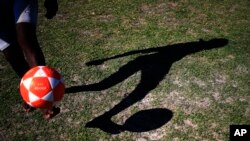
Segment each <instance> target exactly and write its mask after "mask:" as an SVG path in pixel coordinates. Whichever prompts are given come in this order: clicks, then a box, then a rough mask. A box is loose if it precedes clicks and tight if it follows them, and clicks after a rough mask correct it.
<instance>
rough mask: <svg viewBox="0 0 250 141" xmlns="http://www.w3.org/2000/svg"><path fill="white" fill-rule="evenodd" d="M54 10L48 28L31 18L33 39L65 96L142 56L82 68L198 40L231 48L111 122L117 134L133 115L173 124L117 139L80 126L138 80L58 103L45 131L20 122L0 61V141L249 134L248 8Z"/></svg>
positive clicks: (37, 120)
mask: <svg viewBox="0 0 250 141" xmlns="http://www.w3.org/2000/svg"><path fill="white" fill-rule="evenodd" d="M59 7H60V9H59V11H58V15H57V16H56V17H55V18H54V19H53V20H46V19H45V18H44V17H43V15H44V9H43V7H40V8H39V22H38V31H37V34H38V38H39V42H40V45H41V48H42V49H43V51H44V54H45V57H46V61H47V64H48V65H49V66H52V67H54V68H56V69H57V70H59V71H60V72H61V73H62V75H63V76H64V78H65V83H66V87H71V86H79V85H83V84H92V83H97V82H100V81H101V80H103V79H105V78H107V77H109V76H110V75H112V74H114V73H115V72H117V71H118V70H119V69H120V68H121V67H122V66H124V65H126V64H127V63H128V62H131V61H133V60H135V59H136V58H137V57H139V56H142V55H145V54H142V53H141V54H134V55H130V56H125V57H122V58H117V59H113V60H109V61H106V62H104V63H103V64H101V65H97V66H87V65H86V64H85V63H87V62H89V61H93V60H97V59H102V58H108V57H111V56H115V55H119V54H123V53H126V52H129V51H134V50H143V49H148V48H153V47H160V46H167V45H174V44H177V43H187V42H193V41H198V40H199V39H204V40H209V39H213V38H225V39H228V40H229V44H228V45H226V46H224V47H222V48H218V49H212V50H206V51H201V52H197V53H195V54H190V55H187V56H185V57H184V58H182V59H180V60H179V61H177V62H174V63H173V64H172V66H171V68H170V70H169V72H168V73H167V74H166V76H165V77H164V79H163V80H162V81H161V82H160V83H159V84H158V85H157V87H156V88H155V89H152V90H151V91H150V92H148V93H147V95H146V97H145V98H144V99H142V100H140V101H139V102H137V103H136V104H134V105H132V106H130V107H129V108H127V109H125V110H124V111H121V112H119V114H117V115H115V116H114V117H113V118H112V120H113V121H114V122H116V123H117V124H121V125H123V124H124V123H125V122H126V120H127V119H129V118H130V117H131V116H132V115H134V114H136V113H137V112H139V111H142V110H147V109H154V108H165V109H169V110H171V111H172V112H173V117H172V118H171V120H169V121H168V122H167V123H165V124H164V125H162V126H161V127H159V128H157V129H154V130H151V131H147V132H141V133H136V132H130V131H125V132H121V133H120V134H117V135H111V134H109V133H106V132H104V131H102V130H99V129H97V128H86V127H85V125H86V123H88V122H89V121H91V120H93V119H94V118H95V117H97V116H99V115H102V114H103V113H104V112H106V111H109V110H110V109H112V108H113V107H114V106H115V105H116V104H118V103H119V102H120V101H122V100H123V99H124V98H125V97H126V96H128V95H129V94H130V93H131V92H132V91H133V90H134V89H135V88H137V86H138V84H139V83H140V79H141V72H140V71H139V72H136V73H135V74H132V75H131V76H130V77H128V78H127V79H125V80H124V81H122V82H120V83H118V84H116V85H114V86H113V87H110V88H108V89H105V90H102V91H93V92H86V91H82V92H77V93H74V94H71V93H70V94H65V97H64V99H63V100H62V102H61V103H60V107H61V110H62V112H61V113H60V114H59V115H58V116H56V117H55V118H54V119H52V120H51V121H49V122H47V121H44V120H43V119H42V115H41V113H40V112H39V111H35V112H34V113H30V114H25V113H23V112H22V107H21V103H22V101H21V98H20V96H19V94H18V90H17V85H18V83H19V78H17V76H16V74H15V73H14V72H13V71H12V69H11V68H10V66H9V65H8V63H7V62H6V61H5V59H4V57H3V55H2V54H1V55H0V76H1V80H0V99H1V103H0V115H1V116H0V140H1V139H2V138H3V139H9V140H187V141H189V140H211V141H214V140H218V141H219V140H228V139H229V125H232V124H250V103H249V101H250V97H249V96H250V95H249V93H250V90H249V86H250V73H249V68H250V63H249V62H250V59H249V56H250V49H249V45H250V39H249V36H250V34H249V33H250V29H249V28H250V16H249V13H250V9H249V7H250V2H249V1H248V0H238V1H235V0H225V1H220V2H218V1H215V0H207V1H199V0H192V1H186V0H180V1H167V0H137V1H135V0H126V1H125V0H109V1H108V0H92V1H87V0H84V1H81V0H71V1H67V0H61V1H60V5H59ZM146 54H147V53H146ZM166 59H168V58H167V57H166ZM156 63H157V62H156Z"/></svg>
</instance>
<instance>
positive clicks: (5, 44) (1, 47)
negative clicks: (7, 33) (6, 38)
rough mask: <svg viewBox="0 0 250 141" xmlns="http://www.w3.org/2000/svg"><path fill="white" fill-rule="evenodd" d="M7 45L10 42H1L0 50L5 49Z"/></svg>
mask: <svg viewBox="0 0 250 141" xmlns="http://www.w3.org/2000/svg"><path fill="white" fill-rule="evenodd" d="M9 45H10V44H8V43H6V42H5V43H3V44H2V45H0V50H1V51H3V50H5V49H6V48H7V47H9Z"/></svg>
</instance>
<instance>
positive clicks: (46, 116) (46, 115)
mask: <svg viewBox="0 0 250 141" xmlns="http://www.w3.org/2000/svg"><path fill="white" fill-rule="evenodd" d="M59 113H60V108H59V107H53V108H52V109H51V110H48V109H46V110H45V111H44V115H43V118H44V119H46V120H50V119H51V118H53V117H54V116H56V115H57V114H59Z"/></svg>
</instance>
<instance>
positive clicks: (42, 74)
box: [34, 69, 47, 77]
mask: <svg viewBox="0 0 250 141" xmlns="http://www.w3.org/2000/svg"><path fill="white" fill-rule="evenodd" d="M34 77H47V75H46V73H45V72H44V71H43V70H42V69H39V70H37V72H36V73H35V74H34Z"/></svg>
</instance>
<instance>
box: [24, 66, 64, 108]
mask: <svg viewBox="0 0 250 141" xmlns="http://www.w3.org/2000/svg"><path fill="white" fill-rule="evenodd" d="M64 90H65V86H64V80H63V78H62V76H61V75H60V73H58V72H57V71H56V70H55V69H53V68H50V67H48V66H37V67H34V68H31V69H30V70H29V71H28V72H26V73H25V75H24V76H23V77H22V79H21V82H20V93H21V96H22V98H23V100H24V101H25V102H26V103H27V104H29V105H30V106H32V107H35V108H42V109H50V108H52V106H53V105H54V104H55V103H56V102H59V101H60V100H61V99H62V98H63V95H64Z"/></svg>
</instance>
